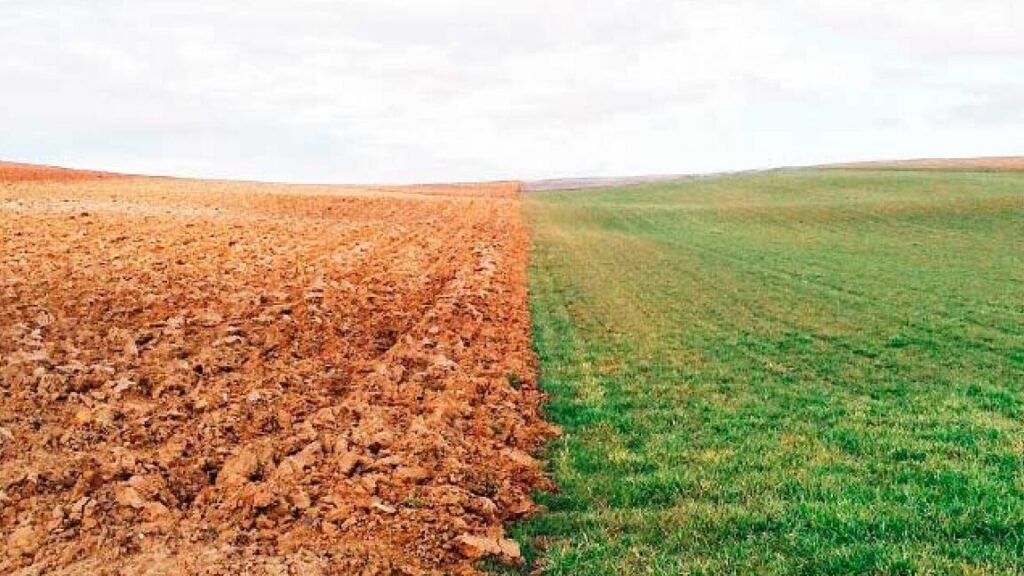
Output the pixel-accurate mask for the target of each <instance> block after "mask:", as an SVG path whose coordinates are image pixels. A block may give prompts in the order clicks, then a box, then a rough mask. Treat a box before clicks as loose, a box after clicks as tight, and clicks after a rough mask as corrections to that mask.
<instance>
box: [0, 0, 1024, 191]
mask: <svg viewBox="0 0 1024 576" xmlns="http://www.w3.org/2000/svg"><path fill="white" fill-rule="evenodd" d="M1015 4H1016V3H1015V0H979V1H976V2H952V1H949V0H930V1H927V2H925V1H923V0H905V1H896V2H893V1H889V2H882V1H876V0H857V1H854V0H829V1H828V2H825V1H823V0H818V1H815V0H784V1H780V2H775V3H771V4H770V5H769V4H768V3H764V2H755V1H752V0H749V1H748V0H732V1H720V2H707V1H697V0H683V1H670V0H647V1H630V0H606V1H602V2H592V1H591V2H585V1H583V0H562V1H560V2H544V1H541V0H519V1H517V2H505V1H497V0H487V1H479V0H477V1H472V2H470V1H468V0H423V1H419V2H407V1H399V0H386V1H384V0H341V1H327V0H322V1H319V0H304V1H293V2H271V1H269V0H257V1H251V2H245V3H241V2H230V1H228V0H220V1H215V0H206V1H199V0H177V1H172V0H150V1H139V2H130V3H129V2H113V1H99V2H97V1H95V0H93V1H85V0H7V1H6V2H4V3H3V4H0V78H3V89H2V90H0V125H2V126H3V127H4V129H3V130H2V131H0V157H6V158H14V159H20V160H29V161H40V162H51V163H64V164H69V165H79V166H92V167H99V168H108V169H122V170H131V171H141V172H157V173H173V174H184V175H196V176H218V177H239V178H264V179H276V180H301V181H339V182H361V181H422V180H451V179H484V178H506V177H516V178H531V177H545V176H555V175H576V174H583V175H588V174H594V175H599V174H614V173H623V174H627V173H650V172H679V171H710V170H719V169H729V168H746V167H759V166H771V165H776V164H794V163H812V162H820V161H829V160H846V159H858V158H873V157H893V156H927V155H970V154H999V153H1005V154H1009V153H1022V152H1024V150H1022V149H1020V148H1017V149H1014V146H1020V144H1019V143H1020V140H1019V134H1020V133H1021V128H1024V119H1022V118H1021V115H1020V113H1019V111H1020V106H1019V105H1017V104H1018V102H1017V98H1019V96H1020V94H1021V93H1024V58H1022V56H1024V40H1022V39H1024V14H1022V10H1021V9H1020V8H1018V7H1017V6H1016V5H1015ZM989 102H991V103H993V106H992V110H987V109H986V108H985V107H986V105H987V104H986V103H989ZM999 110H1004V111H1006V117H1005V120H1004V119H1003V118H1002V117H1001V116H1000V112H999Z"/></svg>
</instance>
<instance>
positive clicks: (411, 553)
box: [0, 166, 555, 575]
mask: <svg viewBox="0 0 1024 576" xmlns="http://www.w3.org/2000/svg"><path fill="white" fill-rule="evenodd" d="M25 174H29V176H25ZM23 176H24V177H23ZM517 189H518V187H517V185H514V184H507V185H506V184H497V185H488V186H475V187H473V186H459V187H436V186H435V187H418V188H404V189H403V188H390V189H362V188H341V187H333V188H331V187H315V186H307V187H299V186H291V187H286V186H273V185H260V184H241V183H230V182H202V181H187V180H172V179H158V178H135V177H123V178H119V177H112V176H110V175H106V174H92V175H91V176H90V175H88V174H79V175H76V176H74V177H68V175H67V173H62V172H47V171H46V170H43V169H34V168H33V169H31V170H28V171H27V172H26V169H24V168H23V167H22V168H19V167H17V166H15V167H14V168H10V167H9V166H7V167H4V166H0V543H3V546H0V548H2V552H0V573H5V574H7V573H14V574H146V573H148V574H243V573H244V574H346V575H347V574H443V573H454V574H472V573H475V569H474V566H475V565H476V564H477V563H478V561H479V560H480V559H481V558H483V557H487V556H491V557H495V558H496V559H498V560H501V561H504V562H508V563H518V562H521V560H520V557H519V551H518V547H517V546H516V545H515V543H514V542H512V541H511V540H508V539H506V538H505V536H504V534H503V530H502V526H503V524H504V523H505V522H507V521H510V520H513V519H516V518H519V517H522V516H525V515H528V514H530V513H531V512H532V511H533V510H534V505H533V503H532V501H531V499H530V494H531V492H532V491H533V490H534V489H537V488H542V487H545V486H546V480H545V479H544V477H543V475H542V473H541V471H540V468H539V466H538V463H537V461H536V460H535V459H534V458H533V456H532V455H533V454H535V453H536V450H537V448H538V447H539V446H540V444H541V443H542V442H543V441H544V440H546V439H547V438H548V437H550V435H551V434H553V433H555V431H554V430H553V429H552V428H551V427H549V426H548V425H546V424H545V423H544V422H543V420H542V419H541V417H540V413H539V408H538V407H539V403H540V401H541V394H540V393H539V392H538V391H537V389H536V387H535V379H534V358H533V357H532V353H531V351H530V343H529V318H528V313H527V309H526V293H525V290H526V288H525V273H526V270H525V268H526V259H527V238H526V233H525V230H524V227H523V224H522V222H521V220H520V216H519V206H518V199H517Z"/></svg>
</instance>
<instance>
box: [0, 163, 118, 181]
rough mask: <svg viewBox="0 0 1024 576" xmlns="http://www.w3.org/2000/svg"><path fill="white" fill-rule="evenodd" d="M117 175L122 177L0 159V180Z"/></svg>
mask: <svg viewBox="0 0 1024 576" xmlns="http://www.w3.org/2000/svg"><path fill="white" fill-rule="evenodd" d="M119 177H123V175H121V174H114V173H111V172H96V171H93V170H72V169H70V168H58V167H56V166H40V165H37V164H21V163H18V162H2V161H0V182H74V181H81V180H101V179H105V178H119Z"/></svg>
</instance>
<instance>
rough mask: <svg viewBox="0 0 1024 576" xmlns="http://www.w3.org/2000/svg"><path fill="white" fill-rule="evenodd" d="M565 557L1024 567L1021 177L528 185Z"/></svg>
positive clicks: (534, 534) (553, 569)
mask: <svg viewBox="0 0 1024 576" xmlns="http://www.w3.org/2000/svg"><path fill="white" fill-rule="evenodd" d="M524 210H525V211H526V213H527V214H526V215H527V218H528V219H529V221H530V222H531V224H532V227H533V233H534V252H533V263H532V277H531V286H530V288H531V306H532V313H533V318H534V329H535V342H536V347H537V350H538V353H539V355H540V358H541V362H542V369H543V375H542V382H543V385H544V386H545V387H546V389H547V390H548V391H549V392H550V393H551V395H552V398H551V402H550V405H549V406H548V413H549V417H550V418H551V419H552V420H553V421H554V422H556V423H557V424H559V425H560V426H562V427H563V429H564V430H565V436H564V437H563V438H562V439H560V440H559V441H557V442H555V443H554V444H553V445H552V447H551V452H550V454H549V459H550V462H551V472H552V474H553V476H554V478H555V479H556V481H557V483H558V485H559V487H560V489H559V491H558V492H557V493H555V494H549V495H545V496H543V498H542V501H543V503H544V504H545V505H546V506H547V507H548V508H549V511H548V512H547V513H546V514H544V515H542V516H540V517H538V518H537V519H535V520H532V521H530V522H528V523H527V524H525V525H521V526H519V527H517V528H516V529H515V530H516V535H517V536H518V537H520V538H521V540H522V541H523V542H524V543H526V549H527V552H528V553H529V554H530V555H531V557H533V559H535V560H538V561H539V563H540V565H541V566H544V573H546V574H559V575H561V574H566V575H568V574H572V575H587V574H595V575H604V574H617V575H633V574H730V573H731V574H752V573H756V574H809V575H810V574H854V573H881V574H904V573H905V574H912V573H940V574H946V573H952V574H960V573H962V574H1008V573H1024V174H980V173H952V174H950V173H942V174H935V173H915V172H852V171H851V172H844V171H829V172H816V171H784V172H775V173H766V174H760V175H753V176H736V177H722V178H715V179H708V180H698V181H689V182H683V183H676V184H658V185H647V186H639V187H633V188H622V189H612V190H603V191H592V192H555V193H543V194H536V195H531V196H529V197H528V198H527V199H526V201H525V207H524Z"/></svg>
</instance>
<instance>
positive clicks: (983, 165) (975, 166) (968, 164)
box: [826, 156, 1024, 172]
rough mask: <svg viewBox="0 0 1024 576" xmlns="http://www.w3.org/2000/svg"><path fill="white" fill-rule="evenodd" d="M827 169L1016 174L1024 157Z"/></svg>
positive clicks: (886, 162) (858, 164)
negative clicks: (972, 171)
mask: <svg viewBox="0 0 1024 576" xmlns="http://www.w3.org/2000/svg"><path fill="white" fill-rule="evenodd" d="M826 168H844V169H845V168H850V169H868V170H940V171H941V170H948V171H958V170H959V171H969V170H977V171H985V172H1002V171H1005V172H1016V171H1024V156H1005V157H992V158H931V159H923V160H883V161H879V162H855V163H850V164H833V165H830V166H826Z"/></svg>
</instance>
